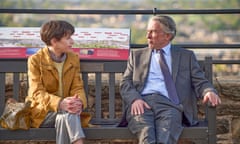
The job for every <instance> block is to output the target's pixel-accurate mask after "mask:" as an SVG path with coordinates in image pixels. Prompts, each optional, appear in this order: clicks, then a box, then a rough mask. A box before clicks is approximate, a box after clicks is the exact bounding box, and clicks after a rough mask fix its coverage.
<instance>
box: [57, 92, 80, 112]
mask: <svg viewBox="0 0 240 144" xmlns="http://www.w3.org/2000/svg"><path fill="white" fill-rule="evenodd" d="M82 108H83V105H82V101H81V100H80V99H79V98H78V96H77V95H74V96H72V97H66V98H64V99H63V100H62V101H61V103H60V109H61V110H64V111H67V112H69V113H73V114H80V113H81V112H82Z"/></svg>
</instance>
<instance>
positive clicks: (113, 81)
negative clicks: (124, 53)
mask: <svg viewBox="0 0 240 144" xmlns="http://www.w3.org/2000/svg"><path fill="white" fill-rule="evenodd" d="M80 61H81V75H82V78H83V81H84V88H85V91H86V95H87V96H88V97H87V99H88V102H89V101H90V97H89V96H90V95H94V115H93V119H92V122H93V123H94V124H95V125H93V126H91V127H89V128H84V132H85V134H86V139H89V140H98V139H102V140H108V139H109V140H110V139H118V140H119V139H120V140H121V139H136V137H135V136H134V135H133V134H131V133H130V131H129V130H128V128H126V127H116V125H117V122H119V118H121V116H120V117H119V114H116V107H120V109H121V110H120V111H123V106H120V104H119V103H116V99H117V96H116V95H117V94H116V92H117V91H118V89H117V88H118V85H119V80H118V79H117V78H116V74H122V73H123V72H124V71H125V68H126V65H127V61H107V60H101V61H100V60H99V61H96V60H95V61H94V60H80ZM199 64H200V66H201V67H202V69H203V70H204V72H205V76H206V77H207V78H208V79H209V80H210V82H212V59H211V58H209V57H207V58H206V59H205V60H199ZM0 68H1V69H0V115H1V114H2V112H3V109H4V105H5V101H6V97H5V96H6V95H7V94H6V91H7V89H6V85H7V84H6V77H7V74H8V73H12V75H13V78H12V79H13V82H12V83H13V86H12V87H13V90H12V91H13V96H12V97H13V98H15V99H17V100H19V99H20V98H19V93H20V92H19V91H20V90H21V87H20V86H21V75H20V74H22V73H25V74H26V72H27V59H0ZM102 74H107V75H108V78H107V87H108V88H107V91H108V92H107V93H108V96H107V101H108V102H107V105H106V101H103V97H104V96H103V94H105V93H106V92H103V91H102V87H103V86H105V85H106V84H104V83H106V79H105V78H103V76H102ZM89 75H94V80H93V79H92V77H91V78H90V77H89ZM103 81H104V82H103ZM117 81H118V82H117ZM89 83H91V85H92V84H93V87H94V92H93V93H91V92H90V90H89V89H90V86H89ZM26 93H27V92H25V94H26ZM118 95H119V93H118ZM118 98H119V96H118ZM106 107H107V108H106ZM103 111H107V114H108V115H107V118H106V116H105V117H103ZM203 111H204V117H203V118H201V121H200V123H199V124H198V125H197V126H193V127H185V128H184V130H183V133H182V134H181V136H180V139H188V140H191V141H194V142H196V143H204V144H207V143H209V144H215V143H216V108H215V107H211V106H207V105H206V106H205V109H204V110H203ZM117 115H118V117H117ZM0 140H37V141H39V140H40V141H41V140H44V141H45V140H49V141H54V140H55V129H54V128H31V129H29V130H16V131H11V130H7V129H3V128H0Z"/></svg>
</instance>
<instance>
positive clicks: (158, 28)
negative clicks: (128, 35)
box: [120, 16, 221, 144]
mask: <svg viewBox="0 0 240 144" xmlns="http://www.w3.org/2000/svg"><path fill="white" fill-rule="evenodd" d="M175 35H176V24H175V22H174V20H173V19H172V18H171V17H169V16H154V17H152V18H151V19H150V20H149V22H148V26H147V35H146V38H147V39H148V47H147V48H141V49H133V50H131V52H130V56H129V60H128V65H127V69H126V71H125V73H124V75H123V79H122V81H121V84H120V92H121V95H122V98H123V100H124V103H125V108H126V120H127V122H128V127H129V129H130V131H131V132H132V133H134V134H136V135H137V136H138V139H139V143H140V144H156V143H157V144H175V143H177V141H178V139H179V136H180V134H181V132H182V130H183V125H182V122H184V124H185V125H189V126H191V125H196V124H197V118H196V98H197V96H199V97H201V98H203V103H207V102H210V103H211V104H212V105H213V106H216V105H218V104H220V103H221V100H220V98H219V96H218V95H217V92H216V90H215V89H214V88H213V86H212V85H211V83H209V82H208V80H207V79H206V78H205V77H204V73H203V72H202V71H201V68H200V66H199V64H198V62H197V60H196V57H195V55H194V53H193V52H192V51H190V50H186V49H183V48H179V47H176V46H173V45H172V44H171V41H172V40H173V39H174V37H175ZM159 51H160V52H159ZM160 57H161V58H162V59H160ZM163 61H165V63H166V64H165V65H167V67H168V68H167V69H168V71H170V73H171V76H170V79H171V78H172V80H173V81H174V82H173V83H174V84H173V85H174V86H173V87H174V88H173V89H171V90H168V88H169V86H168V84H167V83H165V82H170V81H171V80H167V77H166V76H165V73H166V72H165V71H166V68H165V69H164V70H163V68H162V65H161V64H160V63H164V62H163ZM168 73H169V72H168ZM174 91H176V94H172V93H171V92H174ZM174 95H175V98H172V97H173V96H174Z"/></svg>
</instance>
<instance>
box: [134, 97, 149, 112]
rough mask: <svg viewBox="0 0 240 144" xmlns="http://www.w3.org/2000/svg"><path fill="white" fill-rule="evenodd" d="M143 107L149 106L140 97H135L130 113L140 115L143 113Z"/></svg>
mask: <svg viewBox="0 0 240 144" xmlns="http://www.w3.org/2000/svg"><path fill="white" fill-rule="evenodd" d="M144 108H147V109H151V107H150V106H149V105H148V104H147V103H146V102H145V101H143V100H142V99H137V100H135V101H134V102H133V103H132V107H131V114H132V115H141V114H143V113H144Z"/></svg>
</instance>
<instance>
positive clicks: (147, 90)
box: [141, 43, 172, 97]
mask: <svg viewBox="0 0 240 144" xmlns="http://www.w3.org/2000/svg"><path fill="white" fill-rule="evenodd" d="M170 48H171V44H170V43H169V44H168V45H167V46H166V47H164V48H162V50H163V51H164V57H165V60H166V62H167V65H168V68H169V71H170V73H172V67H171V63H172V61H171V50H170ZM159 58H160V54H159V52H157V51H156V50H153V51H152V56H151V62H150V68H149V74H148V77H147V81H146V85H145V87H144V89H143V91H142V93H141V94H142V95H147V94H153V93H159V94H161V95H164V96H166V97H168V92H167V89H166V86H165V82H164V77H163V74H162V71H161V68H160V64H159Z"/></svg>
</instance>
